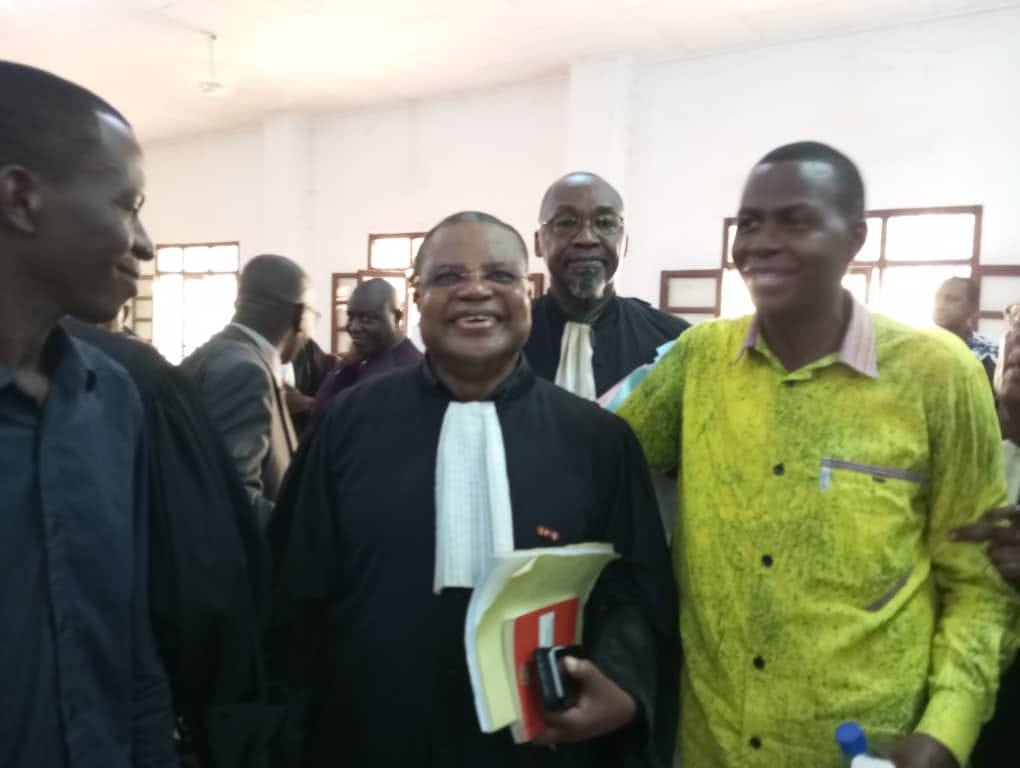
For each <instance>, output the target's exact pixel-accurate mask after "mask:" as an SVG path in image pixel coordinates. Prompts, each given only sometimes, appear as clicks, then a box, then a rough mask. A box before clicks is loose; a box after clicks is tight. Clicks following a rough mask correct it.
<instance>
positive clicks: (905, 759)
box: [883, 733, 960, 768]
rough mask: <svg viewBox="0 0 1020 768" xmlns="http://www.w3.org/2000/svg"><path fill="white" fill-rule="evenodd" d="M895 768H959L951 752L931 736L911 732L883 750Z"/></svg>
mask: <svg viewBox="0 0 1020 768" xmlns="http://www.w3.org/2000/svg"><path fill="white" fill-rule="evenodd" d="M883 757H885V758H887V759H889V760H892V761H893V762H894V763H896V768H960V764H959V763H958V762H956V758H955V757H953V753H952V752H950V751H949V750H948V749H946V748H945V747H944V746H942V744H941V743H940V742H938V741H936V740H935V739H933V738H932V737H931V736H928V735H927V734H924V733H912V734H910V735H909V736H907V737H906V738H903V739H900V740H899V741H898V742H896V743H895V744H893V745H892V746H891V747H890V748H889V749H887V750H886V751H885V754H884V755H883Z"/></svg>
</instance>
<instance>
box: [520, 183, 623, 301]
mask: <svg viewBox="0 0 1020 768" xmlns="http://www.w3.org/2000/svg"><path fill="white" fill-rule="evenodd" d="M539 222H540V224H539V229H538V232H536V233H535V251H536V254H537V255H538V257H539V258H540V259H544V260H545V262H546V265H547V266H548V267H549V278H550V286H549V292H550V293H551V294H552V296H553V298H554V299H555V300H556V301H557V302H558V303H559V305H560V306H561V307H562V308H563V310H564V311H565V312H566V313H567V314H568V315H571V316H574V315H579V316H583V315H587V314H588V313H589V312H591V311H592V310H594V309H595V308H596V307H598V306H599V303H600V302H602V301H604V300H606V299H607V297H609V296H611V295H612V281H613V277H614V276H615V275H616V270H617V268H618V267H619V265H620V257H621V256H622V255H623V254H624V253H625V252H626V243H627V239H626V235H625V234H624V231H623V198H621V197H620V193H619V192H617V191H616V189H615V188H614V187H613V185H612V184H610V183H609V182H608V181H606V180H605V179H603V178H602V177H601V176H596V175H595V174H594V173H588V172H584V171H579V172H576V173H568V174H567V175H566V176H564V177H563V178H561V179H558V180H557V181H556V182H554V183H553V185H552V186H551V187H549V189H548V190H546V193H545V196H544V197H543V198H542V207H541V210H540V211H539Z"/></svg>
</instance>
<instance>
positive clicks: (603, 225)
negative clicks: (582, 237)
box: [541, 211, 623, 237]
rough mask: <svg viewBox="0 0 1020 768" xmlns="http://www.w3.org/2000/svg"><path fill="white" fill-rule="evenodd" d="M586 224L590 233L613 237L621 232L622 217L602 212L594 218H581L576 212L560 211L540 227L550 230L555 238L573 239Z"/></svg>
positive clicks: (610, 212)
mask: <svg viewBox="0 0 1020 768" xmlns="http://www.w3.org/2000/svg"><path fill="white" fill-rule="evenodd" d="M586 222H589V223H590V224H591V228H592V231H594V232H595V234H596V235H599V236H600V237H613V236H614V235H618V234H620V232H621V231H623V216H621V215H620V214H618V213H613V212H612V211H602V212H601V213H596V214H595V215H594V216H582V215H581V214H579V213H577V212H576V211H562V212H560V213H557V214H556V215H555V216H553V217H552V218H549V219H546V220H545V221H543V222H542V224H541V226H543V227H547V228H548V229H550V230H551V231H552V233H553V234H554V235H556V236H557V237H574V236H575V235H577V233H578V232H580V231H581V229H582V228H583V227H584V225H585V223H586Z"/></svg>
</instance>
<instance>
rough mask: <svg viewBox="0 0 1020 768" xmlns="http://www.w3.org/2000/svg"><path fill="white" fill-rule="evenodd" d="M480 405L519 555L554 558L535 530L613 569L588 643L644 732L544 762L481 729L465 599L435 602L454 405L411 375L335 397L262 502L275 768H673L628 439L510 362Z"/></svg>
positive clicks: (661, 550) (639, 471)
mask: <svg viewBox="0 0 1020 768" xmlns="http://www.w3.org/2000/svg"><path fill="white" fill-rule="evenodd" d="M493 400H494V401H495V403H496V408H497V412H498V415H499V420H500V425H501V427H502V431H503V439H504V445H505V451H506V457H507V474H508V479H509V485H510V495H511V502H512V506H513V510H514V541H515V547H516V548H517V549H527V548H532V547H541V546H551V545H552V543H551V542H550V541H548V540H547V539H546V538H543V537H542V536H541V535H540V534H539V530H538V529H539V527H544V528H546V529H551V530H553V531H556V532H558V533H559V535H560V538H559V541H558V543H559V544H561V545H562V544H570V543H576V542H582V541H606V542H610V543H612V544H613V545H614V546H615V548H616V550H617V551H618V552H619V553H620V554H621V556H622V558H621V560H619V561H617V562H615V563H613V564H611V565H610V566H609V567H608V568H607V569H606V571H605V572H604V574H603V576H602V577H601V578H600V580H599V583H598V584H597V586H596V589H595V591H594V592H593V595H592V598H591V601H590V602H589V605H588V608H587V613H586V627H585V637H584V643H585V645H586V647H587V649H588V651H589V653H590V655H591V656H592V658H593V660H594V661H595V662H596V663H597V664H598V665H599V667H600V668H601V669H602V670H603V672H605V673H606V674H607V675H608V676H609V677H610V678H611V679H613V680H615V681H616V682H617V683H618V684H619V685H620V686H621V687H623V688H624V689H625V690H627V691H628V692H629V693H631V695H633V696H634V698H635V700H636V701H637V702H638V707H639V711H640V714H639V715H638V717H637V718H636V719H635V721H634V722H633V723H631V724H630V725H629V726H627V727H626V728H624V729H621V731H619V732H617V733H616V734H612V735H610V736H607V737H604V738H602V739H599V740H597V741H595V742H589V743H585V744H580V745H574V746H561V747H560V748H559V749H558V750H557V751H551V750H548V749H540V748H536V747H532V746H530V745H521V746H515V745H514V744H513V742H512V739H511V737H510V734H509V730H508V729H504V731H502V732H500V733H497V734H491V735H487V734H483V733H481V731H480V730H479V727H478V721H477V718H476V715H475V711H474V704H473V699H472V693H471V687H470V682H469V678H468V672H467V662H466V659H465V654H464V643H463V632H464V619H465V613H466V609H467V604H468V600H469V598H470V590H467V589H447V590H444V591H443V593H442V594H441V595H439V596H436V595H434V594H433V593H432V584H433V569H434V562H435V560H434V553H435V501H434V486H435V466H436V449H437V446H438V441H439V433H440V428H441V425H442V421H443V416H444V414H445V411H446V408H447V405H448V404H449V402H450V401H451V395H450V394H449V393H448V391H447V390H446V388H445V387H444V386H443V385H442V384H441V383H440V382H438V381H437V380H436V379H435V378H434V377H433V376H432V374H431V371H430V368H429V365H428V362H427V361H424V362H422V363H421V364H419V365H418V366H415V367H412V368H405V369H401V370H398V371H396V372H394V373H392V374H389V375H387V376H384V377H382V378H378V379H375V380H373V382H372V383H371V385H370V386H358V387H355V388H352V389H350V390H347V391H345V392H344V393H342V394H341V395H340V396H339V397H337V399H336V400H335V402H334V403H333V405H332V406H331V408H330V409H329V411H328V412H327V413H326V415H325V417H324V418H323V420H322V421H321V422H320V423H319V424H318V425H317V426H316V429H315V432H314V435H313V436H312V438H311V440H309V441H308V442H307V443H306V445H305V446H303V449H302V450H301V452H300V453H299V455H298V457H297V459H296V463H295V464H294V466H293V467H292V469H291V476H290V478H289V479H288V482H287V484H286V485H285V488H284V491H283V494H282V495H281V497H280V498H279V499H278V501H277V506H276V513H275V518H274V521H273V523H272V524H271V525H270V536H271V538H272V539H273V540H274V542H273V543H274V548H275V549H276V551H277V552H284V551H285V552H286V556H285V558H284V560H283V563H282V567H281V571H280V573H279V575H278V578H279V581H278V584H277V588H276V601H275V602H274V620H273V625H274V626H273V632H272V639H271V642H270V655H271V662H272V667H273V671H274V674H275V675H278V676H279V680H280V681H281V682H283V683H285V684H286V686H287V688H288V689H289V691H290V692H291V694H292V696H293V699H292V700H293V702H294V704H295V708H294V710H293V713H292V714H293V716H294V720H293V722H292V723H291V725H292V726H293V730H292V732H291V735H292V736H293V737H294V741H292V742H291V743H290V745H289V746H290V748H291V750H290V751H289V752H288V753H287V754H286V756H285V757H284V758H283V759H282V760H281V763H280V764H281V765H284V764H286V765H289V766H298V765H302V766H314V767H315V768H325V767H326V766H334V765H343V766H345V768H387V767H388V766H393V767H394V768H397V767H398V766H399V767H400V768H404V766H412V765H413V766H416V768H418V767H423V766H433V767H434V768H478V767H479V766H485V767H486V768H511V767H512V768H532V767H534V768H542V767H543V766H549V767H550V768H551V767H553V766H556V767H557V768H574V767H576V768H582V767H584V768H587V767H589V766H606V768H608V767H609V766H613V767H614V768H618V767H619V766H635V767H636V766H662V767H663V768H665V767H666V766H670V765H671V755H672V751H673V743H674V736H675V728H676V723H677V720H676V716H677V685H678V679H677V660H678V640H677V636H678V632H677V625H676V593H675V588H674V584H673V579H672V574H671V570H670V564H669V556H668V552H667V548H666V543H665V540H664V537H663V532H662V526H661V525H660V523H659V520H658V511H657V508H656V502H655V497H654V495H653V492H652V488H651V482H650V480H649V475H648V470H647V467H646V465H645V462H644V457H643V455H642V453H641V448H640V446H639V444H638V442H637V439H636V438H635V437H634V435H633V433H632V432H631V431H630V428H629V427H628V426H627V425H626V424H625V423H624V422H623V421H622V420H620V419H618V418H617V417H616V416H613V415H612V414H609V413H607V412H605V411H602V410H601V409H599V408H598V407H597V406H595V405H594V404H593V403H589V402H586V401H584V400H581V399H580V398H577V397H575V396H573V395H571V394H569V393H568V392H565V391H564V390H561V389H559V388H558V387H556V386H554V385H552V384H550V383H548V382H546V381H543V380H541V379H538V378H536V377H535V376H534V374H533V373H532V372H531V370H530V369H529V367H528V365H527V363H526V362H524V361H523V359H522V360H521V363H520V364H519V366H518V368H517V371H516V372H515V373H514V374H513V375H512V376H511V377H510V378H509V379H508V380H507V381H506V382H504V383H503V385H501V387H500V388H499V389H498V390H497V392H496V393H495V395H494V397H493ZM302 737H303V738H302ZM302 741H303V742H304V744H303V750H302V749H301V748H300V747H299V746H298V745H299V743H300V742H302ZM301 751H303V752H304V758H303V759H302V758H300V757H297V756H296V754H297V753H298V752H301Z"/></svg>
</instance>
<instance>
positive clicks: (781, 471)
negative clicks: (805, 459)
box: [772, 464, 786, 477]
mask: <svg viewBox="0 0 1020 768" xmlns="http://www.w3.org/2000/svg"><path fill="white" fill-rule="evenodd" d="M772 474H773V475H775V476H776V477H781V476H782V475H785V474H786V467H784V466H783V465H782V464H776V466H774V467H772Z"/></svg>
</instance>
